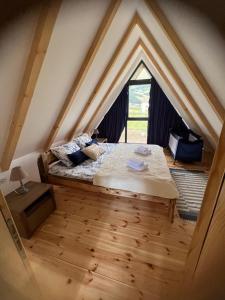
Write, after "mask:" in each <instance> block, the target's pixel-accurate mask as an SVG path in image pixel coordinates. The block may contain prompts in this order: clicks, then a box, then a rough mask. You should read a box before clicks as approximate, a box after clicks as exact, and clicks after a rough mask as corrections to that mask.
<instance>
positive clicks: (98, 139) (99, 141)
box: [96, 138, 107, 143]
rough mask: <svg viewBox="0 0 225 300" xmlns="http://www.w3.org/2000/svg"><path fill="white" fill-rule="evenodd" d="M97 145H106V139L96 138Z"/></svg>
mask: <svg viewBox="0 0 225 300" xmlns="http://www.w3.org/2000/svg"><path fill="white" fill-rule="evenodd" d="M96 140H97V142H98V143H107V138H97V139H96Z"/></svg>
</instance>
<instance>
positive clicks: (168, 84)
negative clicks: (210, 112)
mask: <svg viewBox="0 0 225 300" xmlns="http://www.w3.org/2000/svg"><path fill="white" fill-rule="evenodd" d="M142 48H143V50H144V52H145V53H146V55H147V57H148V59H149V60H150V62H151V63H152V65H153V66H154V68H155V70H156V72H157V73H158V74H159V76H160V77H161V78H162V79H163V81H164V82H165V83H166V85H167V87H168V88H169V89H170V91H171V93H172V94H173V95H174V96H175V99H176V100H177V101H178V103H179V104H180V106H181V107H182V109H183V111H185V113H186V114H187V115H188V117H189V118H190V120H191V122H192V124H194V126H195V127H196V128H197V129H198V131H199V132H200V133H201V135H202V136H203V137H204V139H205V141H207V140H208V139H207V137H206V136H205V134H204V132H203V131H202V130H201V128H200V127H199V125H198V123H197V122H196V120H195V119H194V118H193V116H192V114H191V112H190V110H189V109H188V107H187V106H186V104H185V102H184V101H183V100H182V99H181V97H180V96H179V94H178V93H177V91H176V89H175V88H174V87H173V85H172V84H171V82H170V80H169V78H168V77H167V76H166V74H165V72H164V71H163V70H162V68H161V67H160V65H159V64H158V63H157V61H156V60H155V58H154V56H153V55H152V53H151V52H150V50H149V49H148V47H147V46H146V45H145V44H144V43H142Z"/></svg>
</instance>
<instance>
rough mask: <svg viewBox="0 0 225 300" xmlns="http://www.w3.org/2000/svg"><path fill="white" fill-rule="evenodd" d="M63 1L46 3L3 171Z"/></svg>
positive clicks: (22, 120)
mask: <svg viewBox="0 0 225 300" xmlns="http://www.w3.org/2000/svg"><path fill="white" fill-rule="evenodd" d="M61 2H62V1H61V0H49V1H44V2H43V4H42V8H41V12H40V17H39V19H38V22H37V27H36V31H35V34H34V38H33V41H32V45H31V50H30V54H29V56H28V60H27V63H26V68H25V72H24V75H23V79H22V83H21V86H20V91H19V95H18V98H17V101H16V107H15V112H14V115H13V118H12V122H11V125H10V129H9V134H8V138H7V142H6V144H5V147H4V151H3V156H2V160H1V168H2V170H3V171H4V170H7V169H8V168H9V167H10V164H11V161H12V159H13V155H14V152H15V149H16V145H17V143H18V140H19V137H20V133H21V131H22V128H23V125H24V122H25V119H26V115H27V112H28V110H29V106H30V103H31V100H32V97H33V94H34V90H35V87H36V84H37V80H38V76H39V74H40V71H41V67H42V64H43V62H44V58H45V55H46V51H47V48H48V45H49V42H50V38H51V34H52V31H53V28H54V24H55V21H56V18H57V15H58V12H59V10H60V6H61Z"/></svg>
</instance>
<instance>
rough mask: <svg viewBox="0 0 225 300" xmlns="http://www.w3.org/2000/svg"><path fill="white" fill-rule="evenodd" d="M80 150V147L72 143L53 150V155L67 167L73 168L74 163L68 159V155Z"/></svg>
mask: <svg viewBox="0 0 225 300" xmlns="http://www.w3.org/2000/svg"><path fill="white" fill-rule="evenodd" d="M78 150H80V147H79V146H78V145H77V144H76V143H75V142H70V143H67V144H64V145H61V146H56V147H53V148H51V151H52V153H53V154H54V155H55V156H56V157H57V158H58V159H59V160H60V161H61V162H62V163H63V164H64V165H65V166H66V167H71V166H72V165H73V163H72V161H71V160H70V159H69V158H68V156H67V155H68V154H71V153H73V152H76V151H78Z"/></svg>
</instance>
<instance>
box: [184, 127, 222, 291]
mask: <svg viewBox="0 0 225 300" xmlns="http://www.w3.org/2000/svg"><path fill="white" fill-rule="evenodd" d="M224 174H225V123H224V125H223V129H222V132H221V135H220V139H219V143H218V146H217V149H216V153H215V156H214V159H213V164H212V168H211V170H210V174H209V180H208V184H207V187H206V191H205V195H204V199H203V203H202V207H201V210H200V215H199V218H198V222H197V225H196V229H195V232H194V236H193V240H192V243H191V247H190V250H189V254H188V258H187V263H186V270H185V287H186V289H188V287H189V286H191V284H192V282H193V278H194V274H195V271H196V268H197V265H198V262H199V259H200V256H201V251H202V249H203V245H204V243H205V239H206V237H207V234H208V229H209V226H210V223H211V219H212V217H213V214H214V210H215V207H216V205H217V201H218V196H219V193H220V189H221V184H222V181H223V178H224Z"/></svg>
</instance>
